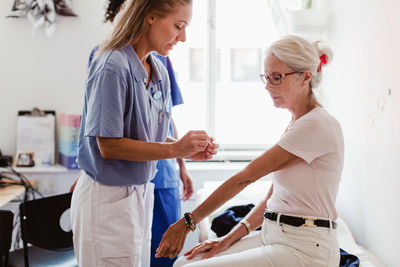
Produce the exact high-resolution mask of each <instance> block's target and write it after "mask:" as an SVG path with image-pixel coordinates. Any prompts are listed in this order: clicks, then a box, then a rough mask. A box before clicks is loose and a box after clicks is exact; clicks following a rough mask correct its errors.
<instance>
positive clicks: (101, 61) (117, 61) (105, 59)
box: [89, 48, 130, 77]
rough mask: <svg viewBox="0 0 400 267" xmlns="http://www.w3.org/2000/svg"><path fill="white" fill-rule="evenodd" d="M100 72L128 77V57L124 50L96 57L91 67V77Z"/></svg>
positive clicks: (107, 52)
mask: <svg viewBox="0 0 400 267" xmlns="http://www.w3.org/2000/svg"><path fill="white" fill-rule="evenodd" d="M102 72H113V73H116V74H118V75H120V76H121V77H128V76H129V73H130V67H129V56H128V54H127V51H126V49H124V48H121V49H118V50H111V51H105V52H104V53H102V54H100V55H98V57H97V58H96V60H95V61H94V62H93V64H92V66H91V71H90V74H89V75H91V76H93V75H97V74H99V73H102Z"/></svg>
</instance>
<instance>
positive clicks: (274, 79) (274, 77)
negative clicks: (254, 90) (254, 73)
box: [260, 71, 301, 85]
mask: <svg viewBox="0 0 400 267" xmlns="http://www.w3.org/2000/svg"><path fill="white" fill-rule="evenodd" d="M295 73H301V72H298V71H294V72H289V73H282V74H281V73H279V72H274V73H272V74H268V73H266V74H260V78H261V81H262V82H263V84H267V81H268V80H269V82H270V83H271V84H273V85H278V84H281V82H282V78H283V77H285V76H289V75H292V74H295Z"/></svg>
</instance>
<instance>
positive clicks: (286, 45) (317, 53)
mask: <svg viewBox="0 0 400 267" xmlns="http://www.w3.org/2000/svg"><path fill="white" fill-rule="evenodd" d="M270 53H272V54H274V55H275V56H276V57H277V58H279V60H280V61H282V62H284V63H286V64H287V65H288V66H289V68H291V69H292V70H293V71H297V72H305V71H311V72H312V78H311V82H310V93H311V94H312V97H313V98H314V100H315V101H317V103H318V104H319V101H318V100H317V99H316V98H315V95H314V91H313V90H314V89H315V88H318V86H319V84H320V83H321V80H322V69H323V67H324V66H325V65H328V64H330V63H331V61H332V57H333V52H332V50H331V49H330V47H329V46H328V45H326V44H324V43H323V42H320V41H316V42H312V43H311V42H309V41H307V40H306V39H304V38H302V37H299V36H295V35H288V36H285V37H283V38H282V39H280V40H278V41H275V42H274V43H272V45H271V46H270V47H269V49H268V50H267V51H266V54H267V55H268V54H270ZM322 56H325V59H326V63H321V57H322ZM320 64H321V67H320Z"/></svg>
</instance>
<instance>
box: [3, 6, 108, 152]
mask: <svg viewBox="0 0 400 267" xmlns="http://www.w3.org/2000/svg"><path fill="white" fill-rule="evenodd" d="M13 2H14V0H2V1H0V38H1V41H0V149H1V150H2V151H3V154H9V155H14V154H15V147H16V138H15V136H16V130H15V129H16V118H17V112H18V110H22V109H32V108H33V107H35V106H37V107H39V108H42V109H54V110H56V112H57V113H58V114H60V113H76V114H80V113H81V112H82V105H83V94H84V83H85V76H86V64H87V60H88V56H89V53H90V50H91V49H92V48H93V47H94V46H95V45H96V44H98V43H99V42H101V41H102V40H103V39H104V38H105V36H106V32H107V30H108V29H109V27H107V26H103V23H102V19H103V13H104V10H103V5H104V1H97V0H85V1H73V4H74V11H75V12H76V14H78V16H79V17H78V18H68V17H61V16H59V17H58V18H57V22H58V28H57V29H56V32H55V34H54V36H53V37H52V38H47V37H46V35H45V33H44V29H43V28H39V29H38V30H37V31H36V32H35V35H34V36H32V25H31V23H30V22H29V21H28V20H27V19H10V18H8V19H6V18H5V17H6V16H7V15H8V14H9V13H10V11H11V7H12V4H13Z"/></svg>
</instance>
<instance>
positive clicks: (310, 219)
mask: <svg viewBox="0 0 400 267" xmlns="http://www.w3.org/2000/svg"><path fill="white" fill-rule="evenodd" d="M303 219H304V223H303V226H309V227H317V225H315V224H314V221H315V220H316V219H314V218H310V217H303ZM307 221H312V224H309V223H307Z"/></svg>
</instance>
